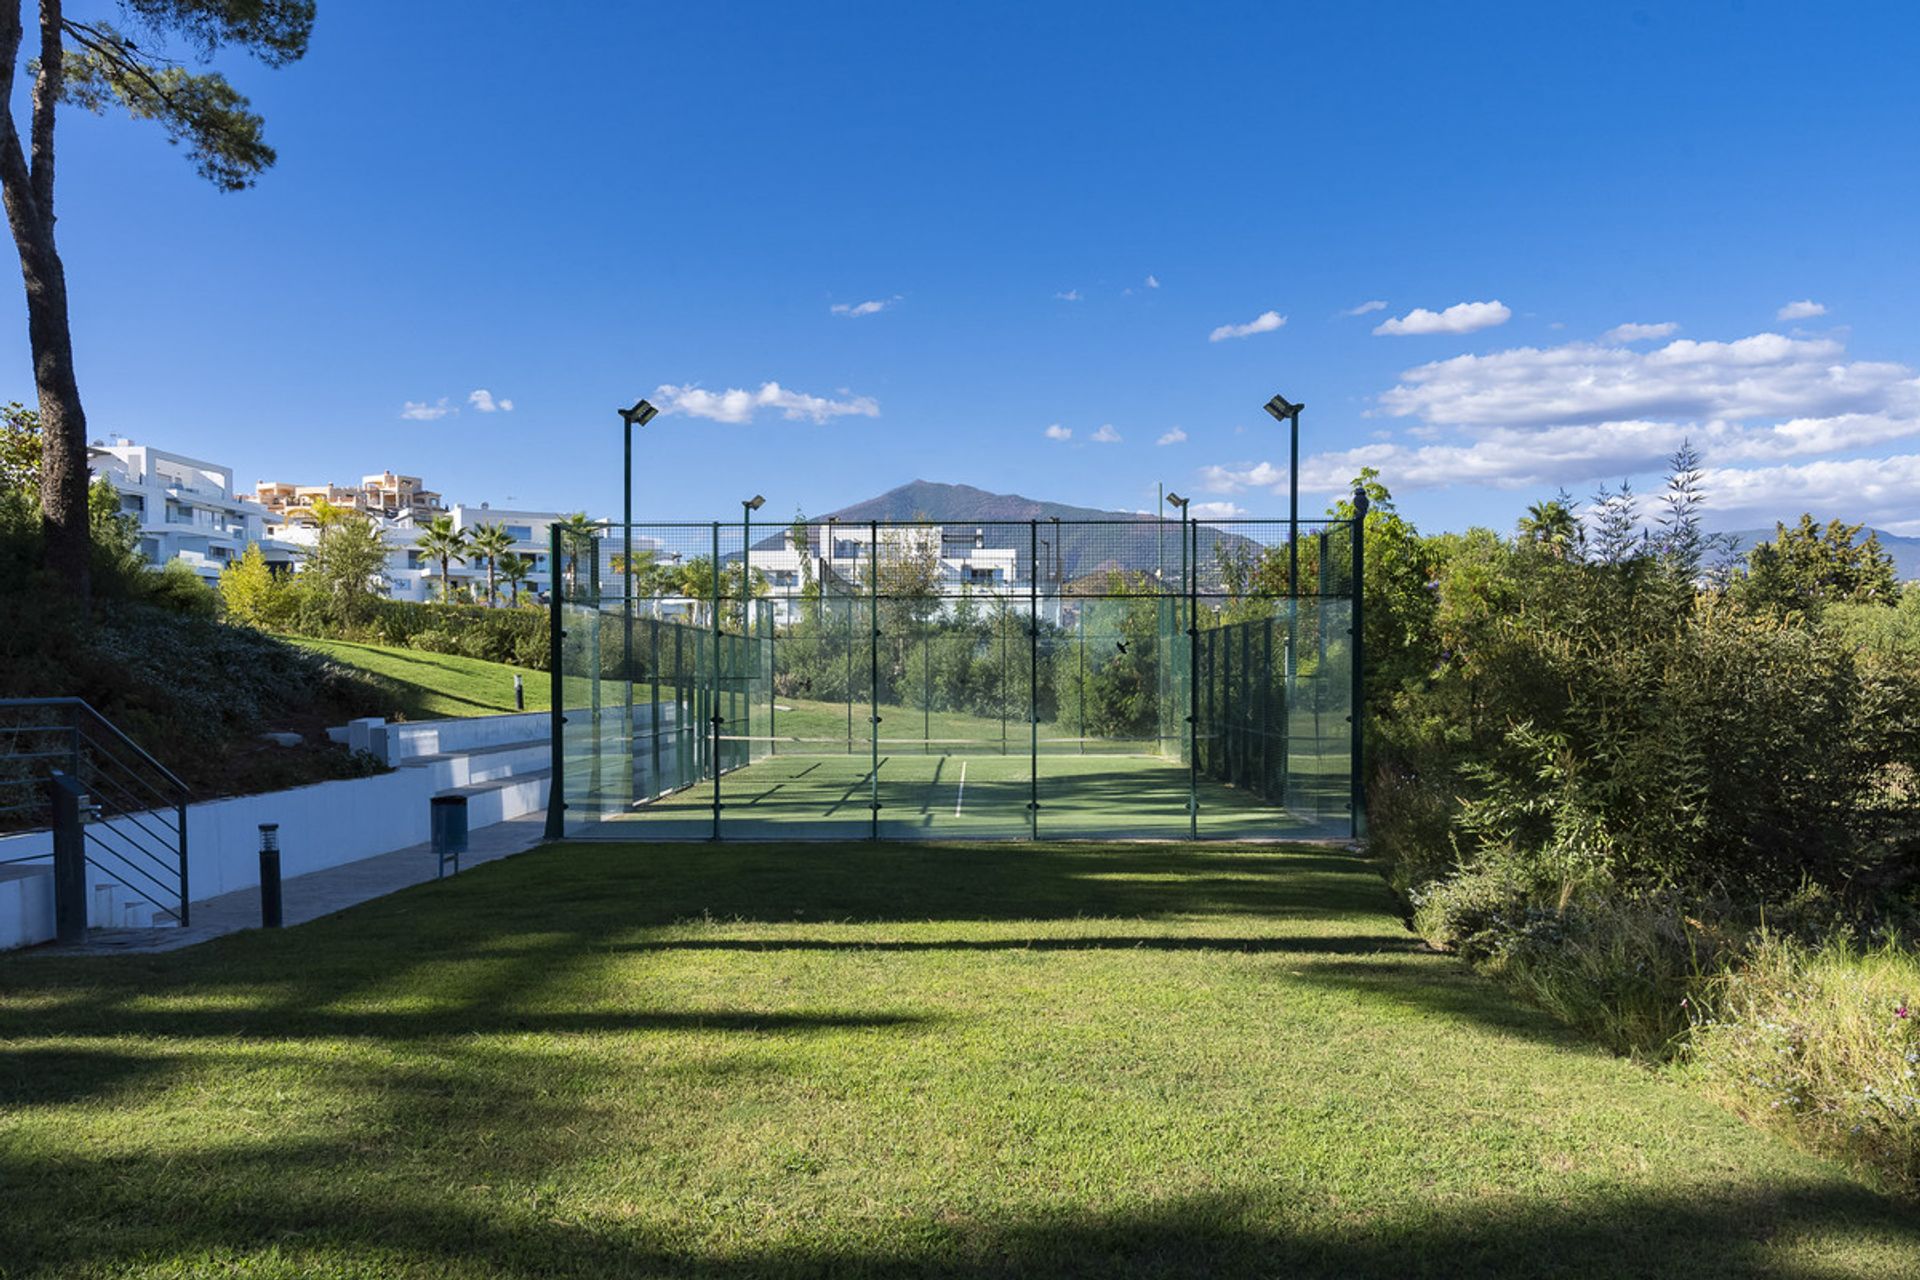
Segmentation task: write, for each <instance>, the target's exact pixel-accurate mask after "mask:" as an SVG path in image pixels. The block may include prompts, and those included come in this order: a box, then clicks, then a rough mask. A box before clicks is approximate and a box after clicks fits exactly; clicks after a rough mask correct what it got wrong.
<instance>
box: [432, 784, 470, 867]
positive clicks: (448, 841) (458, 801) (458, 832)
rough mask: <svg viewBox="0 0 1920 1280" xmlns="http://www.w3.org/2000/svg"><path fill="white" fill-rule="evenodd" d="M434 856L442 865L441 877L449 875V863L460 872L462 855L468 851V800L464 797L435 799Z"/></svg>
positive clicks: (439, 797) (448, 796)
mask: <svg viewBox="0 0 1920 1280" xmlns="http://www.w3.org/2000/svg"><path fill="white" fill-rule="evenodd" d="M432 830H433V854H434V857H435V858H436V859H438V861H439V864H440V869H439V872H438V874H439V875H442V876H444V875H446V874H447V863H449V862H451V863H453V869H454V871H455V872H456V873H458V872H459V870H460V855H461V854H463V853H465V852H466V851H467V798H466V797H465V796H462V795H445V796H435V797H434V798H433V819H432Z"/></svg>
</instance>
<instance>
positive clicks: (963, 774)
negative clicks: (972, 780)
mask: <svg viewBox="0 0 1920 1280" xmlns="http://www.w3.org/2000/svg"><path fill="white" fill-rule="evenodd" d="M966 798H967V762H966V761H965V760H962V761H961V762H960V793H959V794H958V795H956V796H954V798H953V816H954V817H956V818H957V817H959V816H960V804H961V802H962V801H964V800H965V799H966Z"/></svg>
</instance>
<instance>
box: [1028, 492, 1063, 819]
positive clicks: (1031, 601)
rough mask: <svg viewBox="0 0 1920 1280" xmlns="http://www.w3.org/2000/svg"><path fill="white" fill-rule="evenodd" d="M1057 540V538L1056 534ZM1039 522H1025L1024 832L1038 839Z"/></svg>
mask: <svg viewBox="0 0 1920 1280" xmlns="http://www.w3.org/2000/svg"><path fill="white" fill-rule="evenodd" d="M1055 536H1056V537H1057V536H1058V535H1055ZM1039 552H1040V522H1039V521H1038V520H1029V521H1027V563H1028V565H1029V567H1030V569H1031V572H1030V573H1029V574H1028V577H1027V830H1028V833H1029V835H1030V836H1031V837H1032V838H1033V839H1035V840H1038V839H1039V838H1040V559H1039Z"/></svg>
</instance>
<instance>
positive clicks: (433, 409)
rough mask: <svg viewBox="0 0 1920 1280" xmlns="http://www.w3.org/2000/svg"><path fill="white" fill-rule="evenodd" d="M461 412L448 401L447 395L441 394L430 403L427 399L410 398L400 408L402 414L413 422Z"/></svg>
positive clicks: (431, 419) (429, 420)
mask: <svg viewBox="0 0 1920 1280" xmlns="http://www.w3.org/2000/svg"><path fill="white" fill-rule="evenodd" d="M459 412H460V410H458V409H456V408H455V407H453V406H452V405H450V404H448V403H447V398H446V397H445V396H441V397H440V398H439V399H438V400H436V401H434V402H433V403H432V404H428V403H427V402H426V401H425V400H409V401H407V402H406V403H405V404H404V405H402V406H401V408H400V416H401V417H403V418H406V419H408V420H409V421H412V422H432V421H434V420H436V419H438V418H444V417H446V416H447V415H448V414H450V413H459Z"/></svg>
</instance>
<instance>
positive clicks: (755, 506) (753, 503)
mask: <svg viewBox="0 0 1920 1280" xmlns="http://www.w3.org/2000/svg"><path fill="white" fill-rule="evenodd" d="M766 504H767V500H766V499H765V498H763V497H761V496H760V495H759V494H757V493H756V494H754V495H753V496H752V497H751V498H743V499H741V500H740V505H741V506H743V507H745V508H746V509H747V510H749V511H758V510H759V509H760V508H761V507H764V506H765V505H766Z"/></svg>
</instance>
